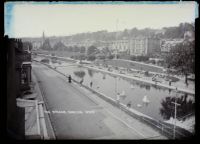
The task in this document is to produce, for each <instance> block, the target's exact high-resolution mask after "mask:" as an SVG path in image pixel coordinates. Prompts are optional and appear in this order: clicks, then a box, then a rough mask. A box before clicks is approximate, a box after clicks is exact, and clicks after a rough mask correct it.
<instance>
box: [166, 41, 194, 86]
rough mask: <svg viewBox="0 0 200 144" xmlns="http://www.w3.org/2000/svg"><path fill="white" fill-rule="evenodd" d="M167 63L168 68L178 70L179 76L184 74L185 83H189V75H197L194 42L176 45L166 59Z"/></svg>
mask: <svg viewBox="0 0 200 144" xmlns="http://www.w3.org/2000/svg"><path fill="white" fill-rule="evenodd" d="M166 62H167V64H168V68H172V69H176V70H177V74H184V75H185V83H187V75H188V74H189V73H195V44H194V41H193V42H184V43H181V44H178V45H176V46H175V47H174V48H173V49H171V50H170V54H169V55H168V56H167V57H166Z"/></svg>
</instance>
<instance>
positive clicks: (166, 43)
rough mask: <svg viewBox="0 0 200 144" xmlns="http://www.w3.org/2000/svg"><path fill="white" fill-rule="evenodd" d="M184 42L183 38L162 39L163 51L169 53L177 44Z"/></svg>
mask: <svg viewBox="0 0 200 144" xmlns="http://www.w3.org/2000/svg"><path fill="white" fill-rule="evenodd" d="M182 42H183V39H162V40H161V43H160V47H161V52H162V53H169V52H170V50H171V49H173V48H174V47H175V46H176V45H177V44H180V43H182Z"/></svg>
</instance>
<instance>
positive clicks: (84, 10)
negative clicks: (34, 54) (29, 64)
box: [4, 2, 198, 38]
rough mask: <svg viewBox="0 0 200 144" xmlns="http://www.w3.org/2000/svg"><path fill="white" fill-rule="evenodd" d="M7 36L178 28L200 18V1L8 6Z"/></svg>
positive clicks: (14, 4) (11, 3)
mask: <svg viewBox="0 0 200 144" xmlns="http://www.w3.org/2000/svg"><path fill="white" fill-rule="evenodd" d="M4 9H5V12H4V14H5V15H4V30H5V32H4V34H6V35H9V37H16V38H18V37H41V36H42V33H43V31H44V32H45V35H46V36H67V35H72V34H76V33H83V32H95V31H101V30H107V31H109V32H112V31H119V30H124V29H132V28H134V27H136V28H138V29H143V28H155V29H161V28H162V27H169V26H178V25H179V24H180V23H183V22H189V23H191V22H194V21H195V18H196V17H198V15H197V13H198V12H197V10H198V5H197V3H196V2H175V3H170V4H169V3H162V4H161V3H156V4H155V3H153V4H152V3H147V2H141V3H136V2H135V3H131V2H129V3H127V2H119V3H118V2H116V3H112V2H108V3H101V4H100V3H84V2H82V3H69V2H68V3H64V2H63V3H62V2H61V3H56V2H55V3H48V2H47V3H44V2H43V3H39V2H21V3H20V2H7V3H5V4H4Z"/></svg>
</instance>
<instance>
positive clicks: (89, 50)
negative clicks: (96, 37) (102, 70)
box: [87, 46, 98, 55]
mask: <svg viewBox="0 0 200 144" xmlns="http://www.w3.org/2000/svg"><path fill="white" fill-rule="evenodd" d="M97 50H98V49H97V48H96V47H95V46H90V47H89V48H88V51H87V55H91V54H93V53H95V52H97Z"/></svg>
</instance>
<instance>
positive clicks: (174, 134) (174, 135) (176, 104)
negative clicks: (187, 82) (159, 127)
mask: <svg viewBox="0 0 200 144" xmlns="http://www.w3.org/2000/svg"><path fill="white" fill-rule="evenodd" d="M175 92H176V97H175V102H171V103H173V104H174V105H175V112H174V133H173V138H174V139H176V106H180V104H178V103H176V98H177V92H178V91H177V89H176V90H175Z"/></svg>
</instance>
